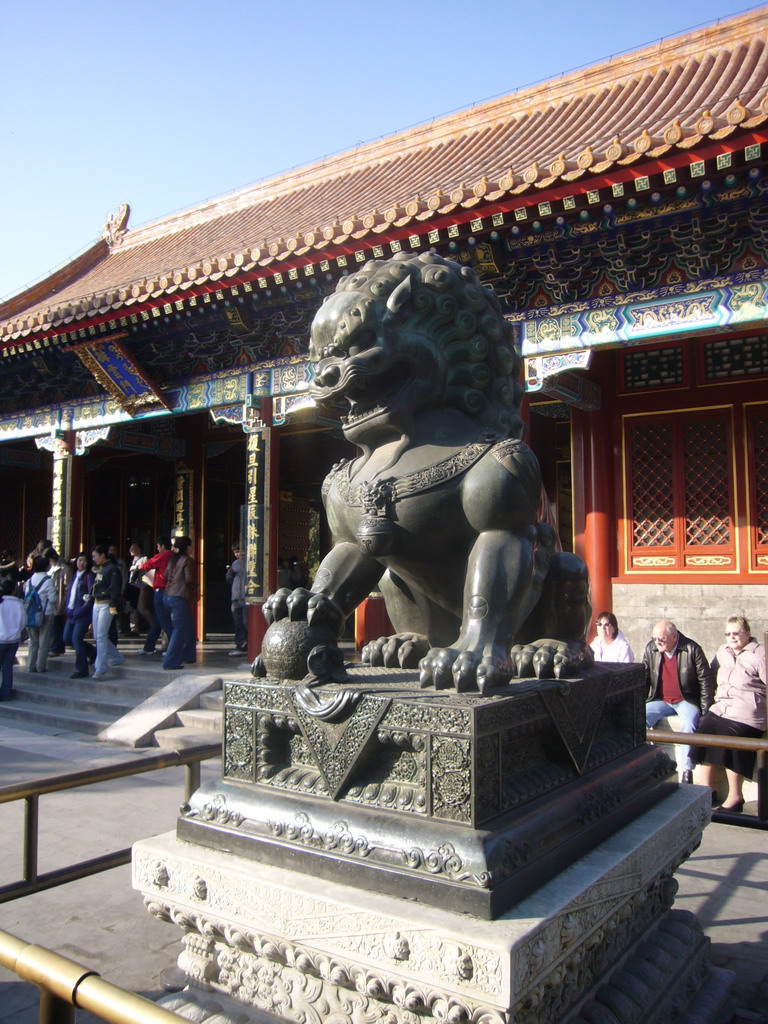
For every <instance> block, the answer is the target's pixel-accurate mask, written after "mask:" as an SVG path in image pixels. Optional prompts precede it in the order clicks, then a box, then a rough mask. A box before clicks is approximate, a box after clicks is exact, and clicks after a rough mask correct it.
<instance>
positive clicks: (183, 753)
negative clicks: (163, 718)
mask: <svg viewBox="0 0 768 1024" xmlns="http://www.w3.org/2000/svg"><path fill="white" fill-rule="evenodd" d="M220 754H221V743H220V742H217V743H209V744H206V745H205V746H204V747H196V748H195V749H191V750H174V751H170V752H168V753H162V754H146V755H143V756H142V757H136V758H132V759H131V760H129V761H122V762H119V763H117V764H110V765H102V766H101V767H97V768H83V769H81V770H79V771H75V772H66V773H64V774H61V775H50V776H47V777H46V778H42V779H37V780H35V781H31V782H13V783H9V784H8V785H5V786H0V804H4V803H10V802H11V801H13V800H23V801H24V850H23V855H22V856H23V875H22V878H21V879H19V880H18V881H16V882H10V883H9V884H7V885H3V886H0V904H2V903H7V902H9V901H10V900H14V899H17V898H18V897H19V896H28V895H30V894H31V893H33V892H41V891H42V890H43V889H50V888H52V887H53V886H55V885H62V884H63V883H64V882H72V881H74V880H75V879H77V878H85V877H87V876H88V875H94V874H96V873H97V872H99V871H107V870H109V869H110V868H115V867H119V866H120V865H121V864H128V863H129V862H130V859H131V849H130V847H126V848H125V849H123V850H116V851H115V852H113V853H106V854H102V855H101V856H100V857H92V858H90V859H89V860H84V861H80V862H78V863H77V864H70V865H68V866H67V867H64V868H56V869H55V870H53V871H46V872H44V873H42V874H40V873H39V872H38V870H37V864H38V818H39V810H40V809H39V799H40V797H41V796H44V795H45V794H47V793H58V792H61V791H62V790H67V789H78V788H79V787H80V786H90V785H93V784H94V783H96V782H107V781H110V780H112V779H122V778H125V777H127V776H129V775H142V774H144V773H146V772H153V771H160V770H161V769H163V768H178V767H182V766H183V768H184V799H185V800H189V798H190V796H191V795H192V793H194V791H195V790H196V789H199V787H200V763H201V761H206V760H208V759H209V758H212V757H218V756H219V755H220Z"/></svg>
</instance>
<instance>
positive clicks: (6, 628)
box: [0, 576, 27, 700]
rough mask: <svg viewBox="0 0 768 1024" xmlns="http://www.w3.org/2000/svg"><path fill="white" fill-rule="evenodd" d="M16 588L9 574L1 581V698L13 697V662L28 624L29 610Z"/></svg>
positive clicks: (8, 698)
mask: <svg viewBox="0 0 768 1024" xmlns="http://www.w3.org/2000/svg"><path fill="white" fill-rule="evenodd" d="M15 588H16V583H15V582H14V580H12V579H11V578H10V577H8V576H6V577H5V578H4V579H3V581H2V583H0V700H10V699H11V694H12V693H13V663H14V661H15V659H16V651H17V650H18V647H19V640H21V634H22V633H23V632H24V630H25V628H26V625H27V611H26V609H25V607H24V602H23V601H22V600H21V598H19V597H15V596H14V594H13V592H14V590H15Z"/></svg>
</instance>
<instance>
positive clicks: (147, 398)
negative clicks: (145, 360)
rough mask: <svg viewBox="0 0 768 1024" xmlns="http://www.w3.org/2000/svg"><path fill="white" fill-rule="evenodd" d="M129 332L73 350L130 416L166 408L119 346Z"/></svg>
mask: <svg viewBox="0 0 768 1024" xmlns="http://www.w3.org/2000/svg"><path fill="white" fill-rule="evenodd" d="M127 337H128V334H127V332H126V331H121V332H120V333H119V334H113V335H111V336H110V337H108V338H100V339H99V340H98V341H90V342H87V343H86V344H84V345H76V346H75V347H74V348H73V349H72V351H74V353H75V355H77V357H78V359H79V360H80V362H81V363H82V364H83V365H84V366H85V367H86V368H87V369H88V370H90V372H91V373H92V374H93V376H94V377H95V378H96V380H97V381H98V383H99V384H100V385H101V387H103V388H104V390H105V391H106V392H107V393H108V394H110V395H111V396H112V398H113V399H114V400H115V402H117V404H118V405H119V406H120V408H121V409H124V410H125V412H127V413H128V415H129V416H134V415H135V414H136V412H137V411H138V410H140V409H141V410H146V409H152V408H155V409H156V408H157V407H158V406H159V407H161V408H162V409H167V408H168V405H167V404H166V401H165V399H164V398H163V397H162V395H161V394H160V393H159V391H157V389H156V388H155V386H154V385H153V384H152V382H151V381H150V380H149V378H148V377H147V376H146V374H145V373H144V372H143V370H141V369H140V368H139V366H138V365H137V364H136V362H135V361H134V360H133V359H132V358H131V356H129V355H128V353H127V352H126V350H125V349H124V348H123V346H122V345H121V344H120V341H121V339H122V338H127Z"/></svg>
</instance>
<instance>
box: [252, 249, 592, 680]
mask: <svg viewBox="0 0 768 1024" xmlns="http://www.w3.org/2000/svg"><path fill="white" fill-rule="evenodd" d="M511 334H512V330H511V327H510V325H509V324H508V323H507V321H506V320H505V319H504V317H503V316H502V314H501V312H500V308H499V305H498V302H497V300H496V297H495V296H494V294H493V292H491V291H490V290H488V289H486V288H484V287H483V286H482V285H481V284H480V282H479V281H478V279H477V277H476V275H475V274H474V272H473V271H472V270H471V269H469V268H467V267H462V266H459V265H458V264H457V263H455V262H453V261H451V260H447V259H443V258H442V257H441V256H439V255H437V254H435V253H425V254H421V255H416V256H412V255H407V254H400V255H398V256H395V257H394V258H393V259H390V260H387V261H380V262H378V261H374V262H370V263H366V264H365V265H364V266H363V267H362V268H361V269H359V270H358V271H356V272H355V273H353V274H351V275H350V276H348V277H345V278H344V279H343V280H342V281H340V282H339V284H338V287H337V289H336V291H335V292H334V294H333V295H331V296H329V297H328V298H327V299H326V300H325V302H324V303H323V305H322V307H321V308H320V310H319V311H318V313H317V315H316V316H315V319H314V321H313V324H312V331H311V343H310V358H311V361H312V364H313V368H314V383H313V386H312V394H313V397H314V398H315V400H316V402H317V403H318V404H319V405H321V406H325V407H335V408H337V409H340V410H341V411H342V425H343V430H344V434H345V436H346V437H347V438H348V440H350V441H352V442H353V443H354V444H355V445H356V446H357V447H358V448H359V449H360V453H359V454H358V455H357V457H356V458H354V459H351V460H349V461H344V462H342V463H340V464H338V465H336V466H334V468H333V469H332V471H331V473H330V474H329V475H328V477H327V478H326V480H325V482H324V485H323V497H324V501H325V506H326V510H327V514H328V519H329V523H330V527H331V531H332V535H333V540H334V545H333V548H332V549H331V551H330V552H329V554H328V555H327V556H326V557H325V558H324V559H323V562H322V564H321V565H320V568H319V570H318V572H317V576H316V578H315V580H314V583H313V585H312V588H311V590H306V589H303V588H300V589H298V590H293V591H291V590H289V589H281V590H278V591H277V593H275V594H273V595H271V596H270V597H269V598H268V600H267V603H266V605H265V614H266V616H267V619H268V621H270V622H272V621H276V620H280V619H283V618H286V617H288V618H291V619H304V618H306V619H308V620H309V621H310V622H315V623H317V624H318V625H321V624H322V625H323V626H330V627H331V628H332V629H333V630H335V631H336V634H337V635H339V634H340V632H341V630H342V628H343V625H344V622H345V620H346V618H347V616H348V615H349V614H350V613H351V612H352V611H354V609H355V608H356V607H357V605H359V604H360V603H361V601H363V600H364V599H365V598H366V597H367V596H368V594H369V593H370V592H371V591H372V590H376V589H379V590H381V592H382V593H383V595H384V599H385V602H386V607H387V612H388V614H389V617H390V619H391V621H392V623H393V625H394V628H395V630H396V632H395V633H394V635H393V636H388V637H382V638H380V639H378V640H376V641H375V642H373V643H371V644H369V645H368V646H367V647H366V648H365V650H364V652H363V660H364V661H367V662H369V663H371V664H372V665H385V666H391V667H398V666H399V667H402V668H414V667H416V666H418V667H419V670H420V678H421V684H422V685H423V686H428V685H434V686H435V687H437V688H444V687H448V686H455V687H456V689H457V690H461V691H464V690H473V689H477V688H479V689H480V690H481V691H483V692H487V691H489V690H492V689H495V688H498V687H501V686H505V685H506V684H507V683H508V682H509V680H510V679H511V678H513V677H523V676H532V675H534V674H535V675H537V676H539V677H552V676H554V677H557V678H559V677H561V676H564V675H567V674H570V673H572V672H574V671H576V670H577V669H578V668H579V667H580V666H583V665H585V664H588V663H589V662H590V661H591V656H590V653H589V648H588V646H587V644H586V642H585V641H586V630H587V627H588V623H589V618H590V614H591V609H590V604H589V579H588V575H587V570H586V567H585V565H584V563H583V562H582V561H581V559H579V558H577V557H576V556H575V555H572V554H566V553H564V552H562V551H561V550H559V543H558V541H557V538H556V535H555V533H554V530H553V529H552V527H551V525H550V523H549V522H548V521H547V516H548V505H547V504H546V500H544V501H542V494H543V492H542V486H541V476H540V470H539V465H538V462H537V460H536V457H535V456H534V454H533V452H532V451H531V450H530V449H529V448H528V447H527V445H526V444H525V443H524V441H523V440H522V437H523V434H524V424H523V422H522V420H521V419H520V416H519V403H520V398H521V394H522V388H521V386H520V384H519V382H518V376H519V370H520V359H519V357H518V356H517V354H516V353H515V350H514V346H513V342H512V336H511Z"/></svg>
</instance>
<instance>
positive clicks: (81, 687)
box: [0, 647, 223, 750]
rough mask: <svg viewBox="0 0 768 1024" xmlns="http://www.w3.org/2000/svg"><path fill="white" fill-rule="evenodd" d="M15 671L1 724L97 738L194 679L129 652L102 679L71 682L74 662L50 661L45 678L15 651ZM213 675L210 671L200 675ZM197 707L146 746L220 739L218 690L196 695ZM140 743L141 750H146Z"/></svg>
mask: <svg viewBox="0 0 768 1024" xmlns="http://www.w3.org/2000/svg"><path fill="white" fill-rule="evenodd" d="M17 657H18V660H19V664H18V665H16V666H15V667H14V670H13V700H11V701H4V702H2V703H0V722H8V723H9V724H10V723H13V724H14V725H16V726H18V727H20V728H25V727H29V728H34V727H35V726H41V725H42V726H46V727H48V728H52V729H58V730H61V731H66V732H82V733H87V734H90V735H94V736H96V735H98V734H99V733H101V732H103V731H104V730H105V729H107V728H109V727H110V726H112V725H113V724H114V723H115V722H117V721H119V720H120V719H121V718H123V716H124V715H126V714H127V713H128V712H130V711H132V710H133V709H134V708H136V707H137V706H138V705H140V704H141V703H142V702H143V701H145V700H147V698H149V697H153V696H154V695H156V694H159V693H161V691H162V690H163V689H164V687H166V686H168V684H169V683H170V682H172V681H173V680H174V679H176V678H178V677H180V676H185V675H189V674H190V673H194V674H198V673H197V672H196V671H195V668H193V667H189V668H184V669H179V670H178V671H173V672H166V671H165V670H164V669H163V667H162V662H161V659H160V658H157V657H153V658H144V657H141V656H140V655H139V654H138V653H133V652H131V653H128V654H127V655H126V663H125V664H124V665H118V666H115V667H114V668H110V669H109V675H108V678H106V679H92V678H89V679H71V678H70V676H71V675H72V673H73V672H74V670H75V667H74V658H73V656H72V655H71V654H66V655H64V656H62V657H59V658H50V659H49V661H48V668H47V670H46V672H45V673H39V672H35V673H30V672H28V671H27V669H26V657H27V651H26V649H25V648H24V647H21V648H19V651H18V654H17ZM198 671H199V672H200V673H202V672H203V671H205V672H206V674H208V675H211V674H212V671H215V670H211V669H205V670H202V669H200V670H198ZM198 703H199V705H200V706H199V707H196V708H195V707H193V708H188V709H186V710H180V711H177V712H176V716H175V717H176V724H174V725H171V726H170V727H165V728H158V729H157V730H156V731H154V733H153V735H152V737H151V741H150V744H154V745H157V746H159V747H162V748H165V749H173V750H179V749H182V748H184V749H187V748H189V747H195V746H207V745H209V744H210V743H212V742H216V738H217V737H218V736H220V735H221V722H222V703H223V694H222V691H221V689H218V690H214V691H212V692H208V693H202V694H200V696H199V698H198ZM150 744H142V745H150Z"/></svg>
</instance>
